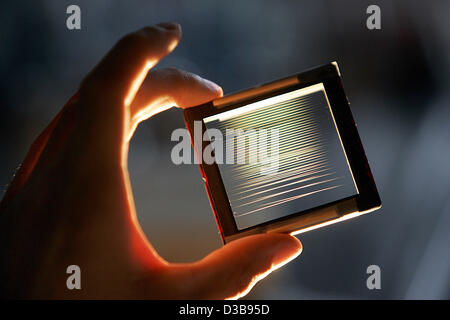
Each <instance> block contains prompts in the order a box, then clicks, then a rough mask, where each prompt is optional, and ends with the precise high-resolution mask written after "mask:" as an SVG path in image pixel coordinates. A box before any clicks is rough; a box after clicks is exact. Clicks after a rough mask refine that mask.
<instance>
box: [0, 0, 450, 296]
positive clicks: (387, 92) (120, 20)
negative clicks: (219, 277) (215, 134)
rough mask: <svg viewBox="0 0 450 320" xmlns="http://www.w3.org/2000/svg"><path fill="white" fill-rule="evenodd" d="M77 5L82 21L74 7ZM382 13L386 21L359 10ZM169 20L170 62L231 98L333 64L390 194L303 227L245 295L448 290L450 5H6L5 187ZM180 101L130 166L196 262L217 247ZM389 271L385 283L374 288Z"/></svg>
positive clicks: (167, 233)
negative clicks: (182, 159) (374, 206)
mask: <svg viewBox="0 0 450 320" xmlns="http://www.w3.org/2000/svg"><path fill="white" fill-rule="evenodd" d="M70 4H77V5H79V6H80V8H81V30H77V31H70V30H68V29H67V28H66V18H67V14H66V8H67V6H68V5H70ZM370 4H377V5H378V6H380V8H381V30H368V29H367V28H366V19H367V17H368V14H366V8H367V7H368V6H369V5H370ZM161 21H176V22H179V23H180V24H181V25H182V27H183V39H182V41H181V42H180V45H179V47H178V48H177V49H176V50H175V52H174V53H173V54H172V55H170V56H169V57H167V58H166V59H165V60H164V61H163V62H162V63H161V66H174V67H178V68H182V69H185V70H188V71H191V72H194V73H197V74H199V75H201V76H202V77H205V78H208V79H211V80H213V81H215V82H217V83H218V84H220V85H221V86H222V87H223V89H224V91H225V93H229V92H232V91H236V90H239V89H243V88H246V87H250V86H253V85H256V84H259V83H263V82H267V81H270V80H273V79H276V78H280V77H284V76H287V75H290V74H292V73H296V72H300V71H302V70H304V69H307V68H310V67H313V66H317V65H320V64H324V63H327V62H330V61H333V60H336V61H337V62H338V63H339V65H340V69H341V73H342V74H343V80H344V86H345V89H346V93H347V95H348V98H349V100H350V102H351V108H352V111H353V114H354V117H355V120H356V122H357V124H358V129H359V133H360V135H361V139H362V141H363V144H364V147H365V149H366V153H367V157H368V159H369V162H370V164H371V168H372V172H373V174H374V177H375V181H376V183H377V186H378V188H379V192H380V195H381V198H382V201H383V208H382V209H381V210H379V211H377V212H376V213H373V214H370V215H367V216H363V217H361V218H358V219H353V220H350V221H347V222H344V223H341V224H337V225H334V226H330V227H326V228H323V229H319V230H316V231H312V232H309V233H305V234H303V235H301V236H300V239H301V240H302V242H303V245H304V251H303V253H302V255H301V256H300V257H299V258H298V259H296V260H295V261H293V262H291V263H290V264H288V265H287V266H285V267H284V268H283V269H281V270H278V271H276V272H275V273H273V274H272V275H271V276H270V277H268V278H267V279H265V280H264V281H262V282H261V283H259V284H258V285H257V286H256V287H255V288H254V290H253V291H252V292H251V293H250V294H249V295H248V296H247V297H248V298H273V299H321V298H336V299H371V298H387V299H404V298H425V299H434V298H440V299H449V298H450V94H449V90H448V88H449V78H450V73H449V68H450V63H449V61H450V60H449V57H450V41H449V40H450V2H449V1H445V0H441V1H440V0H434V1H420V0H417V1H391V0H389V1H376V2H374V1H361V0H354V1H338V0H336V1H324V0H316V1H308V2H306V1H208V0H202V1H169V0H167V1H137V0H133V1H114V2H113V1H99V0H97V1H75V0H73V1H59V0H58V1H57V0H52V1H51V0H47V1H39V2H38V1H14V2H13V1H11V2H9V3H8V2H6V1H2V2H1V4H0V24H1V29H0V35H1V50H0V73H1V75H2V76H1V77H0V82H1V86H0V88H1V89H0V92H1V94H0V96H1V105H0V108H1V113H0V115H1V117H0V145H1V150H2V151H1V157H0V185H1V188H2V189H3V190H5V189H6V188H7V186H8V183H9V181H10V180H11V178H12V175H13V174H14V171H15V169H16V168H17V166H18V165H19V164H20V162H21V161H22V160H23V158H24V156H25V154H26V152H27V149H28V147H29V145H30V144H31V142H32V141H33V139H34V138H35V137H36V136H37V135H38V134H39V133H40V131H42V130H43V129H44V127H45V125H46V124H47V123H49V122H50V120H51V119H52V118H53V116H55V115H56V113H57V112H58V110H59V109H60V108H61V107H62V106H63V105H64V103H65V102H66V101H67V100H68V98H69V97H70V96H71V95H72V94H73V93H74V92H75V91H76V90H77V87H78V84H79V82H80V80H81V79H82V78H83V76H84V75H85V74H86V73H87V72H88V71H89V70H90V69H91V68H92V67H93V66H94V65H95V64H96V63H97V62H98V61H99V59H100V58H101V57H102V56H103V55H104V54H105V53H106V51H107V50H109V49H110V47H111V46H112V45H113V44H114V43H115V41H117V40H118V39H119V38H120V37H121V36H122V35H124V34H126V33H128V32H130V31H133V30H135V29H138V28H141V27H143V26H145V25H149V24H155V23H158V22H161ZM181 127H184V124H183V119H182V114H181V112H180V110H176V109H173V110H169V111H167V112H164V113H162V114H159V115H157V116H155V117H154V118H152V119H150V120H148V121H147V122H145V123H143V124H141V126H140V127H139V128H138V130H137V132H136V135H135V137H134V139H133V141H132V145H131V147H130V157H129V167H130V175H131V180H132V184H133V190H134V194H135V199H136V206H137V210H138V215H139V220H140V222H141V225H142V227H143V229H144V231H145V233H146V234H147V236H148V238H149V239H150V241H151V242H152V243H153V244H154V246H155V247H156V248H157V249H158V250H159V252H160V253H161V255H162V256H163V257H164V258H166V259H167V260H169V261H172V262H188V261H195V260H197V259H199V258H201V257H202V256H204V255H206V254H207V253H209V252H210V251H212V250H214V249H216V248H218V247H220V246H221V242H220V238H219V234H218V231H217V227H216V225H215V221H214V217H213V214H212V212H211V209H210V206H209V203H208V199H207V196H206V193H205V190H204V187H203V182H202V180H201V178H200V173H199V170H198V168H197V167H196V165H182V166H176V165H174V164H172V162H171V160H170V151H171V148H172V147H173V145H174V144H175V142H171V141H170V134H171V132H172V131H173V130H174V129H176V128H181ZM371 264H376V265H379V266H380V268H381V290H368V289H367V287H366V279H367V277H368V275H367V274H366V268H367V266H369V265H371Z"/></svg>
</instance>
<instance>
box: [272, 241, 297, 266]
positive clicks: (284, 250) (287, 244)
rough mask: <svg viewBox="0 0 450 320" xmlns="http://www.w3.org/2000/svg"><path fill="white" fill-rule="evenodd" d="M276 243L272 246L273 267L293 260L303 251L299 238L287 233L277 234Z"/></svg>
mask: <svg viewBox="0 0 450 320" xmlns="http://www.w3.org/2000/svg"><path fill="white" fill-rule="evenodd" d="M277 236H278V237H279V238H278V240H277V241H278V244H276V245H275V246H274V249H273V256H272V266H273V268H274V269H276V268H279V267H281V266H283V265H284V264H286V263H288V262H289V261H292V260H294V259H295V258H296V257H298V256H299V255H300V254H301V253H302V251H303V245H302V243H301V242H300V240H299V239H297V238H296V237H294V236H291V235H287V234H278V235H277Z"/></svg>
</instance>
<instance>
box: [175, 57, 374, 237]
mask: <svg viewBox="0 0 450 320" xmlns="http://www.w3.org/2000/svg"><path fill="white" fill-rule="evenodd" d="M319 83H322V84H323V86H324V88H325V92H326V96H327V98H328V101H329V105H330V109H331V113H332V116H333V119H334V122H335V125H336V128H337V131H338V135H339V137H340V140H341V143H342V147H343V149H344V153H345V155H346V157H347V161H348V164H349V167H350V172H351V174H352V176H353V179H354V182H355V185H356V188H357V194H356V195H354V196H351V197H348V198H344V199H341V200H338V201H334V202H331V203H326V204H323V205H321V206H319V207H315V208H312V209H308V210H304V211H300V212H297V213H293V214H289V215H287V216H284V217H281V218H277V219H274V220H271V221H267V222H264V223H261V224H258V225H255V226H251V227H248V228H245V229H243V230H239V229H238V228H237V225H236V222H235V220H234V217H233V212H232V210H231V206H230V202H229V200H228V196H227V193H226V190H225V186H224V184H223V181H222V177H221V174H220V171H219V168H218V166H217V164H216V163H215V162H214V163H212V164H207V163H205V162H203V161H201V158H202V156H201V155H202V154H203V150H204V148H205V147H206V146H207V145H208V144H209V142H208V141H202V142H201V143H198V144H197V145H196V143H195V141H194V122H195V121H201V122H202V132H201V136H203V133H204V132H205V131H206V125H205V123H204V121H203V119H204V118H206V117H209V116H212V115H216V114H219V113H222V112H225V111H229V110H233V109H236V108H239V107H242V106H244V105H247V104H250V103H253V102H256V101H259V100H263V99H267V98H270V97H274V96H277V95H280V94H283V93H287V92H290V91H293V90H297V89H302V88H305V87H309V86H312V85H315V84H319ZM183 115H184V120H185V124H186V127H187V129H188V131H189V134H190V137H191V142H192V146H193V149H194V153H195V156H196V157H197V160H198V162H200V163H199V167H200V172H201V175H202V179H203V181H204V182H205V188H206V191H207V194H208V197H209V201H210V204H211V207H212V210H213V212H214V216H215V218H216V222H217V225H218V228H219V231H220V235H221V237H222V241H223V243H224V244H225V243H227V242H229V241H232V240H234V239H237V238H241V237H244V236H247V235H251V234H258V233H266V232H283V233H290V234H298V233H301V232H305V231H309V230H312V229H316V228H319V227H323V226H325V225H329V224H332V223H336V222H339V221H342V220H347V219H350V218H353V217H355V216H358V215H361V214H365V213H368V212H371V211H373V210H376V209H378V208H380V207H381V199H380V197H379V194H378V191H377V188H376V185H375V182H374V179H373V176H372V172H371V170H370V167H369V163H368V161H367V158H366V155H365V152H364V149H363V146H362V143H361V139H360V137H359V134H358V131H357V129H356V124H355V121H354V119H353V115H352V113H351V110H350V106H349V102H348V100H347V97H346V95H345V92H344V89H343V85H342V81H341V74H340V71H339V67H338V65H337V63H336V62H331V63H329V64H326V65H323V66H320V67H317V68H313V69H310V70H307V71H305V72H302V73H299V74H296V75H293V76H290V77H287V78H284V79H281V80H276V81H273V82H270V83H267V84H263V85H260V86H257V87H254V88H251V89H247V90H244V91H240V92H237V93H233V94H230V95H227V96H224V97H222V98H219V99H216V100H213V101H211V102H208V103H205V104H203V105H200V106H197V107H194V108H188V109H185V110H184V111H183ZM202 140H203V139H202ZM200 144H201V146H200Z"/></svg>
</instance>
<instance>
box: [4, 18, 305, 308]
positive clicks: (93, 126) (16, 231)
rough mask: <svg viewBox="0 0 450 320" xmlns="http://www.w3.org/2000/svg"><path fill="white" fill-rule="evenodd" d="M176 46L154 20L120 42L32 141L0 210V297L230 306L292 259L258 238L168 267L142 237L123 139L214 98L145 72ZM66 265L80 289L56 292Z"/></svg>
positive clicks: (188, 83) (270, 240) (216, 90)
mask: <svg viewBox="0 0 450 320" xmlns="http://www.w3.org/2000/svg"><path fill="white" fill-rule="evenodd" d="M180 37H181V29H180V27H179V26H178V25H177V24H173V23H164V24H159V25H156V26H153V27H147V28H144V29H142V30H140V31H138V32H135V33H132V34H129V35H127V36H126V37H124V38H123V39H121V40H120V41H119V42H118V43H117V44H116V45H115V46H114V48H113V49H112V50H111V51H110V52H109V53H108V54H107V55H106V56H105V58H104V59H103V60H102V61H101V62H100V63H99V64H98V65H97V66H96V67H95V68H94V69H93V70H92V71H91V72H90V73H89V74H88V76H87V77H86V78H85V79H84V80H83V82H82V83H81V85H80V88H79V91H78V92H77V93H76V94H75V95H74V96H73V97H72V98H71V99H70V100H69V102H68V103H67V104H66V106H65V107H64V108H63V109H62V110H61V111H60V113H59V114H58V115H57V116H56V117H55V119H54V120H53V121H52V122H51V123H50V124H49V126H48V127H47V128H46V129H45V130H44V131H43V133H42V134H41V135H40V136H39V137H38V138H37V139H36V140H35V142H34V143H33V144H32V146H31V148H30V150H29V152H28V154H27V156H26V158H25V160H24V162H23V163H22V166H21V167H20V169H19V170H18V172H17V173H16V175H15V177H14V180H13V181H12V183H11V185H10V187H9V189H8V190H7V192H6V194H5V196H4V198H3V200H2V202H1V203H0V261H1V265H0V296H2V297H3V298H41V299H42V298H44V299H46V298H64V299H72V298H74V299H80V298H81V299H84V298H88V299H89V298H93V299H96V298H101V299H109V298H113V299H115V298H124V299H152V298H158V299H165V298H167V299H204V298H206V299H223V298H232V297H235V298H236V297H240V296H243V295H244V294H246V293H247V292H248V291H249V290H250V289H251V287H252V286H253V285H254V284H255V283H256V281H257V280H259V279H261V278H263V277H264V276H265V275H267V274H268V273H269V272H270V271H272V270H273V269H275V268H277V267H279V266H281V265H282V264H284V263H286V262H287V261H290V260H291V259H293V258H294V257H296V256H297V255H298V254H300V252H301V248H302V247H301V243H300V241H298V240H297V239H296V238H294V237H292V236H290V235H284V234H265V235H255V236H249V237H245V238H243V239H239V240H235V241H233V242H231V243H229V244H227V245H225V246H224V247H222V248H220V249H218V250H216V251H214V252H212V253H211V254H209V255H208V256H206V257H205V258H204V259H202V260H200V261H198V262H195V263H189V264H171V263H168V262H166V261H165V260H164V259H162V258H161V257H160V256H159V255H158V254H157V252H155V250H154V249H153V247H152V246H151V244H150V243H149V242H148V240H147V239H146V237H145V235H144V234H143V232H142V230H141V228H140V226H139V223H138V221H137V217H136V211H135V206H134V202H133V195H132V191H131V186H130V181H129V177H128V168H127V156H128V145H129V141H130V139H131V137H132V135H133V133H134V130H135V129H136V127H137V125H138V124H139V123H140V122H141V121H143V120H145V119H147V118H149V117H151V116H152V115H154V114H156V113H158V112H161V111H163V110H166V109H168V108H169V107H172V106H178V107H181V108H188V107H192V106H195V105H198V104H201V103H204V102H207V101H209V100H212V99H215V98H218V97H220V96H221V95H222V89H221V88H220V87H219V86H217V85H216V84H214V83H212V82H210V81H208V80H205V79H202V78H200V77H199V76H196V75H193V74H190V73H187V72H184V71H180V70H177V69H161V70H155V71H153V70H152V71H150V72H149V70H150V69H151V68H152V67H153V66H155V65H156V64H157V63H158V61H159V60H161V59H162V58H163V57H164V56H166V55H167V54H169V53H170V52H171V51H172V50H173V49H174V48H175V47H176V45H177V44H178V42H179V40H180ZM144 79H145V81H144ZM150 196H151V195H150ZM152 214H158V213H157V212H154V213H152ZM73 264H75V265H78V266H80V268H81V272H82V273H81V274H82V277H81V279H82V281H81V286H82V287H81V290H68V289H67V287H66V279H67V277H68V275H67V274H66V268H67V266H69V265H73Z"/></svg>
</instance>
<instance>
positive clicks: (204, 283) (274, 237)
mask: <svg viewBox="0 0 450 320" xmlns="http://www.w3.org/2000/svg"><path fill="white" fill-rule="evenodd" d="M301 251H302V244H301V242H300V241H299V240H298V239H297V238H295V237H293V236H290V235H286V234H275V233H272V234H261V235H253V236H248V237H245V238H242V239H238V240H235V241H233V242H230V243H229V244H227V245H225V246H224V247H222V248H220V249H219V250H216V251H214V252H213V253H211V254H210V255H208V256H207V257H206V258H204V259H203V260H201V261H200V262H198V263H197V266H196V267H195V269H196V272H198V275H196V276H195V277H194V278H195V279H196V284H197V285H196V286H194V287H193V290H194V291H195V292H192V294H193V296H198V297H206V298H209V299H237V298H240V297H243V296H245V295H246V294H247V293H248V292H249V291H250V290H251V289H252V288H253V286H254V285H255V284H256V283H257V282H258V281H259V280H261V279H263V278H265V277H266V276H267V275H268V274H269V273H271V272H272V271H273V270H275V269H278V268H279V267H281V266H283V265H284V264H286V263H288V262H289V261H291V260H293V259H294V258H295V257H297V256H298V255H299V254H300V253H301ZM196 272H194V273H196Z"/></svg>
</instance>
